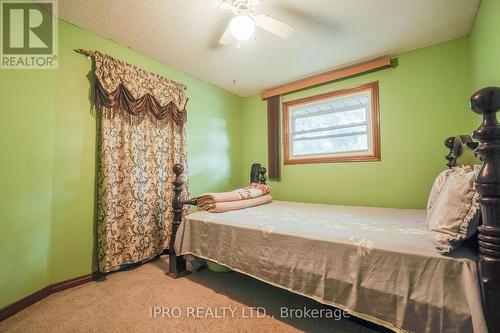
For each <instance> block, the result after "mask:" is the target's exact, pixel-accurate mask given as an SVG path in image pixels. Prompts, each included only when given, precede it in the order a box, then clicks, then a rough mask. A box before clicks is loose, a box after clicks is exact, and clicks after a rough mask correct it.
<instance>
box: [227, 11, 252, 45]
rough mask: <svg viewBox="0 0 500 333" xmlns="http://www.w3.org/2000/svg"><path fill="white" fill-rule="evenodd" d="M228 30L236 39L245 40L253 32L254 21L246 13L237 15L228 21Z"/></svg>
mask: <svg viewBox="0 0 500 333" xmlns="http://www.w3.org/2000/svg"><path fill="white" fill-rule="evenodd" d="M229 31H231V34H232V35H233V36H234V38H236V39H237V40H247V39H249V38H250V37H252V36H253V33H254V32H255V23H254V22H253V20H252V19H251V18H250V17H248V16H247V15H238V16H236V17H234V18H233V19H232V20H231V23H229Z"/></svg>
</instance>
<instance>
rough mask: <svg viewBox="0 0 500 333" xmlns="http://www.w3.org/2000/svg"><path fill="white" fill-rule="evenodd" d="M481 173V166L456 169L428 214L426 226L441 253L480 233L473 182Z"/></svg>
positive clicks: (449, 174)
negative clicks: (478, 231) (477, 174)
mask: <svg viewBox="0 0 500 333" xmlns="http://www.w3.org/2000/svg"><path fill="white" fill-rule="evenodd" d="M478 170H479V166H478V165H477V166H475V167H474V168H472V167H470V166H464V167H455V168H453V169H452V170H451V172H449V173H448V174H447V177H446V181H445V183H444V184H443V185H442V187H441V191H440V192H439V194H438V196H437V198H436V199H435V201H434V202H433V203H432V204H431V207H430V210H428V211H427V223H428V224H429V229H430V230H431V234H432V235H433V241H434V244H435V245H436V249H437V251H438V252H439V253H443V254H444V253H449V252H451V251H452V250H453V249H455V248H456V247H458V246H459V245H460V243H461V242H462V241H464V240H466V239H467V238H469V237H471V236H472V235H474V233H475V232H476V230H477V227H478V224H479V220H480V216H479V214H478V213H479V212H480V206H479V203H478V202H477V199H478V198H479V194H478V193H477V192H476V190H475V186H474V180H475V177H476V173H477V171H478ZM429 199H430V198H429Z"/></svg>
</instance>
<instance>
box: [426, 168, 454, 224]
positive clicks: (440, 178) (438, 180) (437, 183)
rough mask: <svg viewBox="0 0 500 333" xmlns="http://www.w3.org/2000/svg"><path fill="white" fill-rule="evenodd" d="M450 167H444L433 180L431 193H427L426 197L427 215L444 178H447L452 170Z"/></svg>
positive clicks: (442, 184) (439, 191)
mask: <svg viewBox="0 0 500 333" xmlns="http://www.w3.org/2000/svg"><path fill="white" fill-rule="evenodd" d="M452 171H453V170H452V169H446V170H444V171H441V173H440V174H439V175H438V176H437V177H436V179H435V180H434V184H432V189H431V193H429V198H428V199H427V215H429V212H430V211H431V209H432V206H433V205H434V203H435V202H436V200H437V198H438V196H439V193H441V190H442V189H443V186H444V184H445V183H446V179H448V175H449V174H450V173H451V172H452Z"/></svg>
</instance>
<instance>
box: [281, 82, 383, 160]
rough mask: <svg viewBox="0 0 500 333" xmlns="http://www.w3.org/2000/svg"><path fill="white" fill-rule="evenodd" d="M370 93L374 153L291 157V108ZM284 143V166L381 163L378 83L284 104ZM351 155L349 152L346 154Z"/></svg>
mask: <svg viewBox="0 0 500 333" xmlns="http://www.w3.org/2000/svg"><path fill="white" fill-rule="evenodd" d="M365 91H369V92H370V93H371V108H370V112H371V118H370V120H371V142H372V145H373V149H372V151H369V152H367V154H356V155H350V156H349V155H347V156H345V155H344V156H334V155H340V154H344V153H337V154H330V155H326V156H324V157H323V156H317V155H316V156H312V157H291V152H290V128H289V124H290V120H289V108H290V107H291V106H295V105H299V104H305V103H310V102H313V101H319V100H323V99H327V98H330V97H338V96H342V95H350V94H354V93H359V92H365ZM283 143H284V153H283V155H284V164H285V165H286V164H310V163H343V162H374V161H380V160H381V158H380V155H381V154H380V112H379V92H378V81H375V82H371V83H367V84H364V85H361V86H357V87H353V88H347V89H341V90H335V91H332V92H328V93H324V94H320V95H315V96H310V97H306V98H301V99H296V100H293V101H288V102H284V103H283ZM345 154H349V152H347V153H345Z"/></svg>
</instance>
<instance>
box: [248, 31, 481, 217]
mask: <svg viewBox="0 0 500 333" xmlns="http://www.w3.org/2000/svg"><path fill="white" fill-rule="evenodd" d="M398 60H399V65H398V66H397V67H396V68H394V69H386V70H382V71H378V72H374V73H371V74H368V75H363V76H358V77H355V78H352V79H347V80H343V81H339V82H335V83H332V84H327V85H323V86H320V87H316V88H313V89H309V90H306V91H300V92H297V93H293V94H289V95H286V96H284V101H288V100H293V99H297V98H301V97H305V96H311V95H315V94H319V93H323V92H327V91H331V90H336V89H340V88H345V87H353V86H357V85H360V84H364V83H368V82H372V81H379V86H380V87H379V89H380V119H381V125H380V130H381V148H382V160H381V161H380V162H357V163H355V162H350V163H331V164H302V165H286V166H284V165H282V166H281V181H280V182H271V183H270V184H271V185H272V187H273V196H274V197H275V198H276V199H280V200H292V201H303V202H318V203H329V204H345V205H363V206H381V207H401V208H422V207H424V206H425V204H426V200H427V195H428V192H429V190H430V187H431V185H432V182H433V180H434V177H435V176H436V175H437V174H438V173H439V172H440V171H441V170H443V168H445V166H446V165H445V160H444V155H446V153H447V152H446V149H445V148H444V146H443V141H444V139H445V138H446V137H448V136H451V135H457V134H464V133H470V132H471V130H472V127H471V123H472V117H473V116H472V113H471V111H469V110H468V109H467V98H468V96H469V58H468V39H467V38H461V39H458V40H455V41H452V42H448V43H444V44H440V45H437V46H433V47H429V48H425V49H421V50H417V51H414V52H410V53H407V54H403V55H401V56H399V57H398ZM243 110H244V121H243V124H244V130H243V133H244V139H243V161H244V163H243V164H244V165H243V169H242V176H244V175H246V173H248V168H249V165H250V164H251V163H252V162H263V163H264V164H267V144H266V142H267V138H266V134H265V133H266V131H265V128H266V127H265V126H266V112H267V111H266V103H265V102H263V101H261V100H260V98H259V96H258V95H255V96H252V97H248V98H245V99H244V106H243ZM282 147H283V146H282ZM281 160H282V161H283V159H281Z"/></svg>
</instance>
